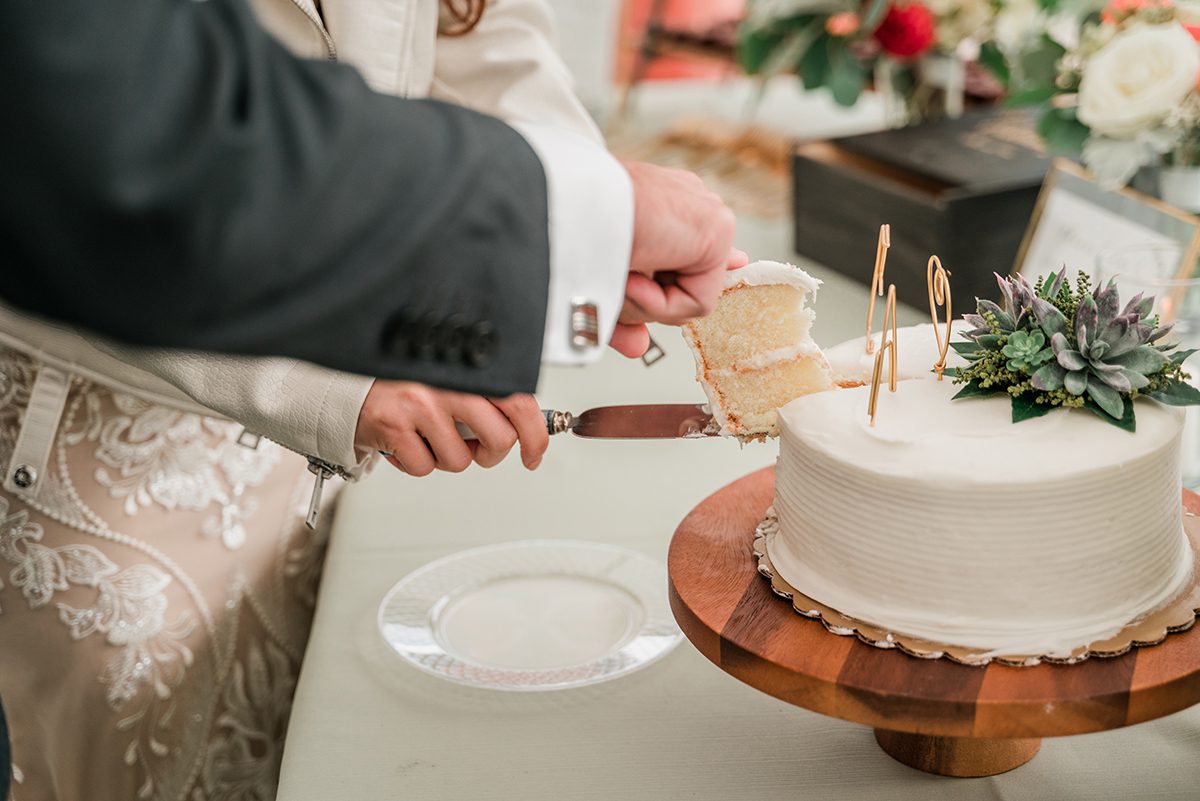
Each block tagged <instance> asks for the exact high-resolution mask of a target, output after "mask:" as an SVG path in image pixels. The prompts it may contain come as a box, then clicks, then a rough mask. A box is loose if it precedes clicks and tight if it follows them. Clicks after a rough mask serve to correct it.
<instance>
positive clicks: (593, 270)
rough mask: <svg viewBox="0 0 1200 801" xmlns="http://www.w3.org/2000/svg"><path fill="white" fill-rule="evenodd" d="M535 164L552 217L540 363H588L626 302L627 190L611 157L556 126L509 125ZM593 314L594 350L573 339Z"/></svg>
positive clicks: (630, 224)
mask: <svg viewBox="0 0 1200 801" xmlns="http://www.w3.org/2000/svg"><path fill="white" fill-rule="evenodd" d="M511 124H512V126H513V127H514V128H516V129H517V131H518V132H519V133H520V134H521V135H522V136H524V137H525V140H526V141H527V142H529V145H530V146H531V147H532V148H533V150H534V152H535V153H537V155H538V158H540V159H541V162H542V168H543V169H544V170H545V173H546V192H547V195H548V207H549V213H550V221H549V225H550V293H549V303H548V305H547V307H546V332H545V339H544V342H543V346H542V361H543V362H547V363H550V364H586V363H588V362H594V361H596V360H598V359H599V358H600V357H601V356H602V355H603V353H604V349H605V347H606V346H607V345H608V341H609V339H611V338H612V333H613V329H614V328H615V327H616V325H617V318H618V317H619V316H620V314H621V306H622V304H623V303H624V298H625V279H626V277H627V276H628V274H629V254H630V251H631V249H632V247H633V184H632V183H631V182H630V180H629V173H628V172H626V171H625V168H624V167H622V166H621V164H620V162H618V161H617V160H616V159H615V158H613V156H612V154H610V153H609V152H608V151H607V150H605V149H604V148H603V147H601V146H599V145H597V144H596V143H595V142H593V141H591V140H590V139H588V138H587V137H585V136H582V135H580V134H577V133H575V132H573V131H565V130H563V129H561V128H550V127H547V126H543V125H531V124H529V123H525V122H515V123H511ZM586 304H591V305H593V306H594V307H595V311H596V328H597V332H596V333H597V336H596V342H597V344H596V345H591V346H589V345H585V344H582V339H586V337H580V336H577V334H579V333H580V332H579V330H578V329H579V328H580V326H581V324H586V323H585V321H586V317H587V315H586V314H584V315H583V318H584V319H583V320H581V319H580V315H576V314H573V311H574V310H576V309H578V308H579V307H580V306H581V305H586Z"/></svg>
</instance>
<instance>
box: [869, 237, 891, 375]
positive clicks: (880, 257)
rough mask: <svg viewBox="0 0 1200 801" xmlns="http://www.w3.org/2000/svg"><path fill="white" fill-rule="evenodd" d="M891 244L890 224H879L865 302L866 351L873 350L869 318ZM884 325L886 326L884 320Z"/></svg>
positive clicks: (873, 344) (881, 284)
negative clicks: (869, 283) (867, 296)
mask: <svg viewBox="0 0 1200 801" xmlns="http://www.w3.org/2000/svg"><path fill="white" fill-rule="evenodd" d="M891 246H892V226H890V225H888V224H887V223H884V224H883V225H881V226H879V242H878V244H876V245H875V272H874V273H872V274H871V294H870V300H869V301H868V303H867V345H866V349H867V351H866V352H867V353H871V352H873V351H874V350H875V342H874V341H873V340H872V339H871V319H872V318H873V317H874V316H875V295H876V294H878V295H879V297H881V298H882V297H883V273H884V269H885V268H886V266H887V252H888V248H890V247H891ZM884 326H885V327H886V326H887V323H886V322H885V323H884ZM881 341H882V340H881Z"/></svg>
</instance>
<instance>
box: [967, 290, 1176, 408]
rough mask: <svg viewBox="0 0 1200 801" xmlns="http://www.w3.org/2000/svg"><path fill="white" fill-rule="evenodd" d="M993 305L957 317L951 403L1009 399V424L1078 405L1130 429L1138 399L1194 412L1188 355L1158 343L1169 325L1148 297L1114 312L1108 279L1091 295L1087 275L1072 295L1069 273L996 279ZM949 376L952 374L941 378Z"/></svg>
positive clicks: (1114, 300) (1116, 299)
mask: <svg viewBox="0 0 1200 801" xmlns="http://www.w3.org/2000/svg"><path fill="white" fill-rule="evenodd" d="M996 280H997V281H998V283H999V286H1000V303H995V302H993V301H990V300H982V299H980V300H978V301H977V305H976V311H975V314H967V315H963V319H964V320H966V321H967V322H968V323H969V324H970V325H971V326H972V328H971V330H969V331H966V332H964V333H963V336H964V337H965V338H966V341H965V342H951V343H950V346H951V347H952V348H954V350H955V351H956V352H957V353H958V354H959V355H960V356H962V357H963V358H964V359H966V360H967V366H966V367H960V368H958V369H956V370H954V371H953V375H954V380H955V383H958V384H964V385H965V386H963V388H962V389H961V390H959V392H958V394H956V395H955V396H954V397H955V398H956V399H957V398H970V397H979V396H983V395H993V394H999V393H1002V392H1003V393H1007V394H1008V395H1009V397H1010V398H1011V399H1012V420H1013V422H1014V423H1018V422H1020V421H1022V420H1028V419H1030V418H1033V417H1041V416H1042V415H1044V414H1046V413H1048V412H1049V411H1050V410H1051V409H1053V408H1054V407H1055V406H1065V407H1068V408H1083V409H1088V410H1090V411H1092V412H1094V413H1095V414H1096V415H1097V416H1099V417H1100V418H1101V419H1103V420H1105V421H1106V422H1109V423H1112V424H1113V425H1116V426H1119V427H1121V428H1124V429H1126V430H1128V431H1133V430H1134V429H1135V427H1136V420H1135V418H1134V411H1133V401H1134V400H1135V399H1137V398H1138V397H1141V396H1143V395H1145V396H1148V397H1151V398H1154V399H1155V400H1157V401H1159V402H1161V403H1165V404H1169V405H1172V406H1192V405H1200V390H1197V389H1196V388H1195V387H1193V386H1192V385H1191V384H1188V383H1187V379H1188V378H1189V377H1190V376H1188V374H1187V373H1185V372H1184V371H1183V362H1184V360H1185V359H1187V357H1188V356H1191V355H1192V354H1193V353H1195V350H1176V348H1177V347H1178V343H1175V344H1159V343H1161V342H1162V340H1163V338H1164V337H1166V335H1167V333H1168V332H1170V330H1171V326H1169V325H1167V326H1162V325H1159V319H1158V316H1157V315H1152V314H1151V313H1150V311H1151V309H1152V308H1153V306H1154V298H1144V297H1143V296H1142V295H1141V294H1138V295H1137V296H1136V297H1134V298H1133V299H1132V300H1130V301H1129V302H1128V303H1126V304H1125V306H1124V307H1122V306H1121V305H1120V297H1119V295H1118V293H1117V288H1116V285H1115V283H1114V282H1113V281H1109V283H1108V284H1107V285H1106V286H1104V287H1102V288H1101V287H1097V288H1095V289H1093V288H1092V286H1091V280H1090V279H1089V278H1088V276H1087V275H1086V274H1085V273H1082V272H1081V273H1079V275H1078V276H1077V277H1076V279H1075V285H1074V287H1073V288H1072V286H1071V285H1070V282H1068V281H1067V271H1066V269H1063V270H1060V271H1059V272H1057V273H1051V274H1050V275H1047V276H1043V277H1041V278H1039V279H1038V280H1037V282H1036V283H1035V284H1034V285H1033V286H1030V285H1029V282H1028V281H1026V280H1025V279H1024V278H1021V277H1016V278H1005V277H1002V276H999V275H997V276H996ZM947 373H950V371H947Z"/></svg>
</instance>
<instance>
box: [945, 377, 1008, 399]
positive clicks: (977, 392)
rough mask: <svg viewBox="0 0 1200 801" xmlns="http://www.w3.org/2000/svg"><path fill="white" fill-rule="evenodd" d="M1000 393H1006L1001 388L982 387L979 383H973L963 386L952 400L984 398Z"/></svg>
mask: <svg viewBox="0 0 1200 801" xmlns="http://www.w3.org/2000/svg"><path fill="white" fill-rule="evenodd" d="M998 392H1004V390H1003V389H1001V388H1000V387H981V386H979V382H978V381H971V382H970V383H968V384H966V385H964V386H963V388H962V389H960V390H959V391H958V392H957V394H955V396H954V397H953V398H951V399H950V400H958V399H959V398H982V397H984V396H985V395H995V394H996V393H998Z"/></svg>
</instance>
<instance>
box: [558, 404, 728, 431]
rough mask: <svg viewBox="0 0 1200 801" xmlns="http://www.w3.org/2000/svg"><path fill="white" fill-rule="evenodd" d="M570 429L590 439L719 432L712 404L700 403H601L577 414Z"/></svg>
mask: <svg viewBox="0 0 1200 801" xmlns="http://www.w3.org/2000/svg"><path fill="white" fill-rule="evenodd" d="M570 430H571V432H572V433H574V434H575V435H576V436H578V437H587V438H589V439H678V438H680V437H711V436H716V435H717V433H718V432H717V426H715V425H713V419H712V414H711V413H710V412H709V410H708V407H707V406H705V405H704V404H699V403H652V404H642V405H635V406H600V407H597V408H595V409H588V410H587V411H585V412H580V413H579V414H578V415H576V416H575V420H574V421H573V424H572V426H571V428H570Z"/></svg>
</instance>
